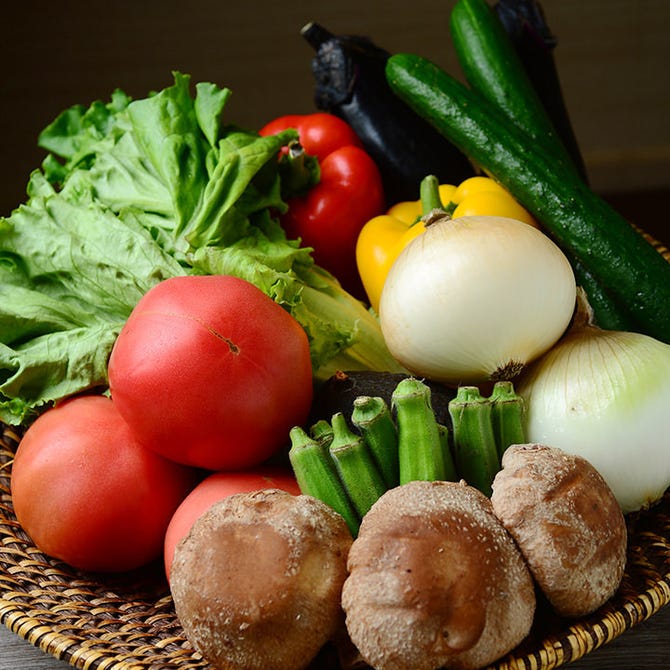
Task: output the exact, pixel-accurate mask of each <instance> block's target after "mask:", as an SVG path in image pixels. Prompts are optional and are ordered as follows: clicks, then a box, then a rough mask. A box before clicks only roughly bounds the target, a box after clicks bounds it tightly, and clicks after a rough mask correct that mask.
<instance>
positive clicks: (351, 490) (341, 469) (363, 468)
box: [329, 412, 386, 518]
mask: <svg viewBox="0 0 670 670" xmlns="http://www.w3.org/2000/svg"><path fill="white" fill-rule="evenodd" d="M331 425H332V427H333V441H332V442H331V443H330V447H329V451H330V455H331V457H332V459H333V462H334V463H335V468H336V469H337V472H338V474H339V476H340V481H341V482H342V483H343V484H344V489H345V490H346V492H347V494H348V495H349V499H350V500H351V502H352V503H353V506H354V509H355V510H356V511H357V512H358V514H359V516H360V517H361V518H362V517H364V516H365V515H366V514H367V512H368V510H369V509H370V507H372V505H373V504H374V503H375V502H376V501H377V500H378V498H379V497H380V496H381V495H382V494H383V493H384V492H385V491H386V484H385V483H384V479H383V477H382V475H381V472H380V471H379V469H378V468H377V466H376V464H375V462H374V459H373V457H372V453H371V452H370V450H369V449H368V446H367V444H366V443H365V441H364V440H363V438H362V437H361V436H360V435H356V433H354V432H353V431H352V430H351V429H350V428H349V426H348V424H347V420H346V418H345V417H344V414H342V413H341V412H338V413H336V414H334V415H333V418H332V419H331Z"/></svg>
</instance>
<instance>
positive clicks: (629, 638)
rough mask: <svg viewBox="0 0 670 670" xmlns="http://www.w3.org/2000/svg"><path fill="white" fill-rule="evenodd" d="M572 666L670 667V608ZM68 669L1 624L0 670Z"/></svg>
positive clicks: (611, 669)
mask: <svg viewBox="0 0 670 670" xmlns="http://www.w3.org/2000/svg"><path fill="white" fill-rule="evenodd" d="M565 667H567V666H565ZM569 667H570V668H571V669H574V670H604V669H605V668H606V669H607V670H662V669H667V668H669V667H670V607H668V606H666V607H664V608H662V609H661V610H660V611H659V612H657V613H656V614H655V615H653V616H652V617H651V618H650V619H648V620H647V621H644V622H642V623H640V624H638V625H637V626H635V627H634V628H632V629H631V630H629V631H627V632H626V633H624V634H623V635H621V636H619V637H618V638H616V639H615V640H613V641H612V642H610V643H609V644H607V645H605V646H604V647H602V648H600V649H598V650H597V651H595V652H593V653H591V654H588V655H587V656H584V657H583V658H582V659H580V660H578V661H575V662H574V663H570V664H569ZM67 668H71V666H70V665H68V664H67V663H64V662H63V661H59V660H57V659H55V658H52V657H51V656H48V655H47V654H45V653H44V652H43V651H41V650H40V649H38V648H37V647H33V646H32V645H31V644H30V643H28V642H26V641H25V640H22V639H21V638H20V637H19V636H18V635H15V634H14V633H12V632H11V631H10V630H9V629H8V628H5V627H4V626H0V670H67ZM156 670H159V669H158V668H157V669H156ZM268 670H272V669H271V668H268ZM408 670H409V669H408Z"/></svg>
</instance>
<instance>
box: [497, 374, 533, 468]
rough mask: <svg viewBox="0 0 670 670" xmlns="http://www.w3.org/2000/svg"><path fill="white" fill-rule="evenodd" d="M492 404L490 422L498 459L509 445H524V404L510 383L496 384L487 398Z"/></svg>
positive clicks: (501, 382)
mask: <svg viewBox="0 0 670 670" xmlns="http://www.w3.org/2000/svg"><path fill="white" fill-rule="evenodd" d="M489 400H491V402H492V407H491V420H492V422H493V435H494V437H495V441H496V450H497V452H498V458H499V459H500V458H502V455H503V454H504V453H505V450H506V449H507V447H509V446H510V445H511V444H524V442H525V441H526V432H525V430H524V408H525V406H524V402H523V398H522V397H521V396H520V395H518V394H517V393H516V391H515V390H514V385H513V384H512V382H510V381H500V382H496V383H495V384H494V386H493V391H492V393H491V395H490V397H489Z"/></svg>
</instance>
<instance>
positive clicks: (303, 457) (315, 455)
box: [288, 426, 361, 537]
mask: <svg viewBox="0 0 670 670" xmlns="http://www.w3.org/2000/svg"><path fill="white" fill-rule="evenodd" d="M289 435H290V438H291V448H290V449H289V452H288V456H289V460H290V462H291V467H292V468H293V472H294V474H295V478H296V481H297V482H298V486H299V487H300V491H301V492H302V493H304V494H305V495H310V496H313V497H314V498H318V499H319V500H321V501H322V502H324V503H326V505H329V506H330V507H331V508H332V509H334V510H335V511H336V512H338V513H339V514H340V515H341V516H342V517H343V518H344V520H345V521H346V523H347V526H348V527H349V530H350V531H351V534H352V535H353V536H354V537H356V535H357V534H358V528H359V526H360V521H361V520H360V517H359V516H358V514H357V513H356V511H355V509H354V507H353V505H352V503H351V501H350V500H349V497H348V495H347V492H346V490H345V488H344V485H343V484H342V482H341V481H340V478H339V477H338V475H337V471H336V469H335V466H334V464H333V462H332V461H331V459H330V455H329V453H328V451H325V450H324V449H323V448H322V446H321V445H320V444H319V443H318V442H317V441H316V440H314V439H312V438H311V437H310V436H309V435H308V434H307V433H306V432H305V431H304V430H303V429H302V428H301V427H299V426H295V427H294V428H292V429H291V432H290V434H289Z"/></svg>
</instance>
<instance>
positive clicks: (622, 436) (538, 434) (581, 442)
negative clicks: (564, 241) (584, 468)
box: [516, 326, 670, 513]
mask: <svg viewBox="0 0 670 670" xmlns="http://www.w3.org/2000/svg"><path fill="white" fill-rule="evenodd" d="M516 388H517V391H518V393H519V394H520V395H521V396H522V397H523V398H524V400H525V402H526V409H527V426H526V437H527V438H528V441H529V442H539V443H542V444H547V445H550V446H552V447H558V448H560V449H563V450H564V451H566V452H568V453H572V454H577V455H579V456H582V457H583V458H585V459H586V460H588V461H589V462H590V463H591V464H592V465H593V466H594V467H595V468H596V469H597V470H598V471H599V472H600V474H601V475H602V476H603V478H604V479H605V481H606V482H607V483H608V484H609V486H610V488H611V489H612V491H613V492H614V495H615V496H616V498H617V500H618V502H619V504H620V505H621V508H622V510H623V511H624V513H629V512H634V511H637V510H639V509H644V508H646V507H649V506H650V505H652V504H653V503H654V502H656V501H658V500H659V499H660V498H661V497H662V496H663V493H664V492H665V490H666V489H667V488H668V486H670V345H667V344H664V343H662V342H660V341H658V340H655V339H653V338H651V337H648V336H646V335H641V334H637V333H626V332H616V331H606V330H600V329H598V328H596V327H594V326H583V327H581V328H578V329H576V330H574V331H571V332H569V333H568V334H567V335H566V336H565V337H564V338H563V339H562V340H561V341H560V342H559V343H558V344H557V345H556V346H555V347H554V348H553V349H552V350H551V351H549V352H548V353H547V354H546V355H545V356H543V357H542V358H541V359H540V360H538V361H536V362H535V363H534V364H533V365H531V366H529V368H528V369H527V370H526V371H525V372H524V374H523V375H522V377H521V378H520V379H519V380H518V382H517V384H516Z"/></svg>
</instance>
